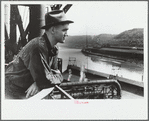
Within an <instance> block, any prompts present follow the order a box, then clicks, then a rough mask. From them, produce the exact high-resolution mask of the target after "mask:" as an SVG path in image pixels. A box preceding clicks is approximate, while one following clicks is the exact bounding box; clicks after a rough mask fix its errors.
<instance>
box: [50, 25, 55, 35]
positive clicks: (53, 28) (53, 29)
mask: <svg viewBox="0 0 149 121" xmlns="http://www.w3.org/2000/svg"><path fill="white" fill-rule="evenodd" d="M51 33H52V34H54V33H55V27H54V26H52V27H51Z"/></svg>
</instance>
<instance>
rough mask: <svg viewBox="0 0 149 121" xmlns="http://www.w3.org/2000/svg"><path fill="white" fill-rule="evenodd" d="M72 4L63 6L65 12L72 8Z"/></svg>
mask: <svg viewBox="0 0 149 121" xmlns="http://www.w3.org/2000/svg"><path fill="white" fill-rule="evenodd" d="M71 6H72V4H67V5H66V6H65V7H64V8H63V10H64V12H65V13H67V11H68V10H69V9H70V7H71Z"/></svg>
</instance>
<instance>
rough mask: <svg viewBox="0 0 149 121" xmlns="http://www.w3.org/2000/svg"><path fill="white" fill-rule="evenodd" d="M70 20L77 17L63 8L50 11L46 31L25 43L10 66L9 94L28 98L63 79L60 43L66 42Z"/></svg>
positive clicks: (13, 96) (7, 69) (46, 17)
mask: <svg viewBox="0 0 149 121" xmlns="http://www.w3.org/2000/svg"><path fill="white" fill-rule="evenodd" d="M70 23H73V21H70V20H67V19H66V16H65V13H64V12H63V11H61V10H57V11H52V12H48V13H46V15H45V26H43V27H42V29H45V33H44V35H43V36H41V37H37V38H34V39H33V40H31V41H30V42H29V43H28V44H27V45H26V46H24V47H23V49H22V50H21V51H20V52H19V53H18V55H17V56H16V57H15V59H14V60H13V61H12V62H11V63H10V64H9V65H8V66H7V68H6V73H5V94H6V95H5V97H6V98H9V99H24V98H28V97H29V96H32V95H34V94H36V93H37V92H38V91H39V90H42V89H45V88H49V87H52V86H54V85H55V84H60V83H61V82H62V81H63V77H62V75H61V73H60V71H59V70H58V66H57V55H58V46H57V43H64V42H65V37H66V36H67V31H68V29H69V24H70Z"/></svg>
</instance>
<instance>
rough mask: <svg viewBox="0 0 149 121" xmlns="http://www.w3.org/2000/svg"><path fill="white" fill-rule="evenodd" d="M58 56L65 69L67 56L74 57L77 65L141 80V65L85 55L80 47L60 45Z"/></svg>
mask: <svg viewBox="0 0 149 121" xmlns="http://www.w3.org/2000/svg"><path fill="white" fill-rule="evenodd" d="M59 57H60V58H62V59H63V67H62V68H63V69H62V71H65V70H66V68H67V65H68V60H69V57H75V58H76V60H77V62H76V65H77V66H79V67H80V66H81V65H85V68H87V69H91V70H94V71H98V72H102V73H106V74H112V75H115V76H116V75H117V76H119V77H123V78H126V79H131V80H135V81H139V82H141V81H143V70H144V69H143V66H138V65H136V64H132V63H127V62H124V61H118V60H115V59H109V58H105V57H100V56H93V55H92V56H85V55H84V54H83V53H82V52H81V49H72V48H65V47H60V52H59Z"/></svg>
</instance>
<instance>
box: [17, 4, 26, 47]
mask: <svg viewBox="0 0 149 121" xmlns="http://www.w3.org/2000/svg"><path fill="white" fill-rule="evenodd" d="M15 9H16V10H15V11H16V13H15V14H16V23H17V24H18V27H19V30H20V35H21V43H22V46H25V45H26V44H27V40H26V34H25V31H24V29H23V25H22V19H21V16H20V13H19V10H18V7H17V6H15Z"/></svg>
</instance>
